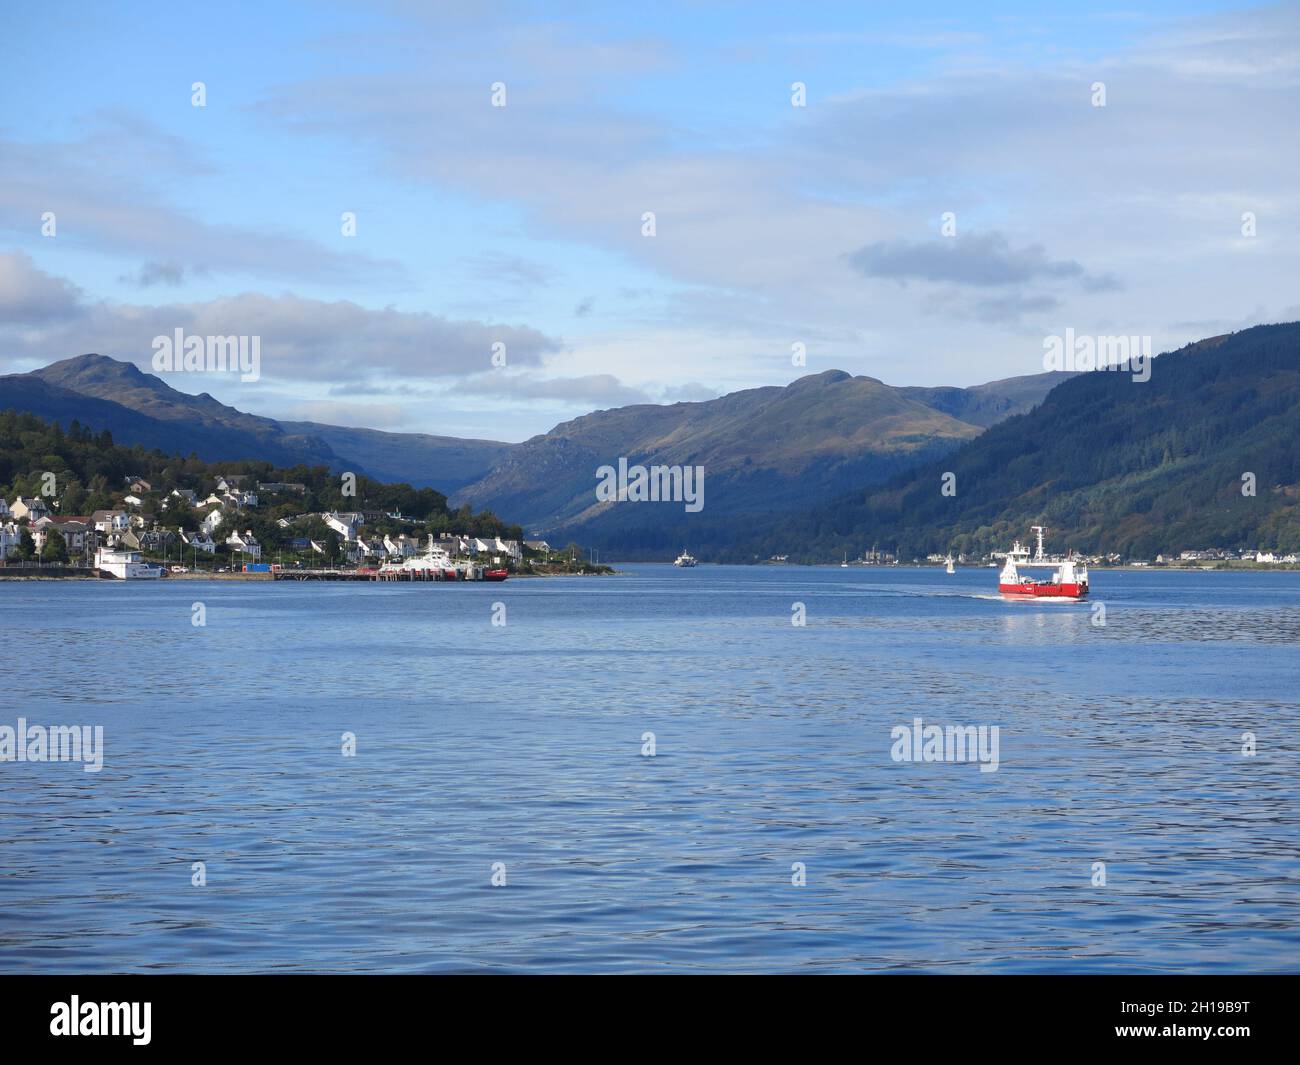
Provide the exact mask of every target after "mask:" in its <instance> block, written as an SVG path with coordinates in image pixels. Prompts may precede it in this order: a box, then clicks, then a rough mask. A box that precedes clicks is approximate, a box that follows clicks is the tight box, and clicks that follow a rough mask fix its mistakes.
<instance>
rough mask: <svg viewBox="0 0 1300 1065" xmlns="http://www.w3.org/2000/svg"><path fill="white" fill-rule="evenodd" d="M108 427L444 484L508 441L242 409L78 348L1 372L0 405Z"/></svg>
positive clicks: (482, 467) (480, 468) (487, 460)
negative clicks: (279, 417) (23, 369)
mask: <svg viewBox="0 0 1300 1065" xmlns="http://www.w3.org/2000/svg"><path fill="white" fill-rule="evenodd" d="M6 408H12V409H16V410H25V411H30V412H31V413H33V414H38V415H40V416H41V417H43V418H47V419H54V420H57V421H60V422H61V423H63V424H65V425H66V424H67V423H69V422H70V421H71V420H72V419H73V418H76V419H78V420H79V421H80V422H81V423H82V424H83V425H87V426H90V427H92V428H94V429H96V430H102V429H108V430H110V431H111V432H112V433H113V438H114V439H115V440H117V441H118V442H119V443H123V444H140V445H142V446H144V447H147V448H160V449H161V450H163V451H166V452H168V453H176V454H186V455H187V454H189V453H190V452H191V451H194V452H196V453H197V454H198V456H199V457H200V458H202V459H205V460H207V461H210V462H211V461H218V460H223V459H264V460H266V461H269V462H274V463H276V464H277V465H281V466H292V465H295V464H298V463H303V464H305V465H308V466H326V467H328V468H330V469H332V470H336V471H337V470H345V469H346V470H351V471H353V472H357V473H362V472H364V473H366V474H368V475H370V476H371V477H374V478H376V479H378V480H381V481H386V482H389V483H406V484H410V485H412V486H414V487H416V488H438V489H440V490H442V491H444V492H450V491H453V490H455V489H457V488H460V487H463V486H464V485H467V484H469V483H471V482H473V481H476V480H478V479H480V478H481V477H483V476H484V475H485V474H486V473H488V471H489V470H491V468H492V467H493V465H495V464H496V463H497V462H499V461H500V460H501V459H502V458H503V457H504V455H505V453H506V452H507V451H508V450H509V449H510V447H511V446H512V445H510V444H504V443H500V442H498V441H493V440H461V439H457V438H455V437H447V436H430V435H427V434H424V433H385V432H380V431H378V430H375V429H352V428H347V427H344V426H338V425H322V424H319V423H316V422H288V421H284V422H281V421H276V420H274V419H272V418H264V417H260V416H258V415H255V414H245V413H244V412H243V411H240V410H236V409H235V408H234V407H229V406H226V405H225V404H224V403H220V402H218V401H217V400H216V399H214V398H213V397H212V396H210V395H208V394H207V393H202V394H200V395H197V396H194V395H190V394H188V393H185V392H180V391H177V390H176V389H174V388H172V387H171V386H170V385H168V384H166V383H165V382H164V381H162V380H161V379H159V378H158V377H155V376H153V375H152V374H147V373H143V372H142V371H141V370H139V369H138V368H137V367H136V366H135V365H134V364H133V363H129V362H120V361H118V360H117V359H112V358H109V357H107V356H104V355H79V356H77V357H76V358H71V359H63V360H61V361H59V362H55V363H51V364H50V365H49V366H46V367H45V368H44V369H40V370H35V371H33V372H32V373H29V374H11V375H9V376H7V377H0V410H2V409H6Z"/></svg>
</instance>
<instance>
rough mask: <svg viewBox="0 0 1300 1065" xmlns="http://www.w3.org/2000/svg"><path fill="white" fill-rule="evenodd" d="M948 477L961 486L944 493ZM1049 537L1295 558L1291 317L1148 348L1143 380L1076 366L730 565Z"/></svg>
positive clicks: (1299, 383)
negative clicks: (1033, 402)
mask: <svg viewBox="0 0 1300 1065" xmlns="http://www.w3.org/2000/svg"><path fill="white" fill-rule="evenodd" d="M945 473H951V474H952V475H953V478H954V481H953V484H954V485H955V494H952V495H944V494H943V493H942V492H941V491H940V486H941V483H942V478H943V475H944V474H945ZM1030 525H1044V526H1046V527H1047V528H1048V529H1050V530H1051V531H1052V537H1051V538H1052V543H1053V546H1054V547H1055V548H1057V549H1065V548H1073V549H1076V550H1081V551H1086V552H1089V553H1103V552H1106V553H1108V552H1116V553H1119V554H1121V555H1123V556H1125V557H1136V558H1154V557H1155V556H1156V555H1157V554H1160V553H1172V552H1177V551H1181V550H1194V549H1201V548H1214V547H1221V548H1226V549H1237V550H1240V549H1262V550H1279V551H1283V552H1288V553H1289V552H1294V551H1300V323H1295V322H1292V323H1285V324H1279V325H1265V326H1256V327H1254V328H1251V329H1246V330H1243V331H1241V332H1239V333H1233V334H1230V335H1227V336H1219V337H1211V338H1208V339H1206V340H1201V341H1197V342H1196V343H1193V344H1189V345H1187V346H1186V347H1184V348H1181V349H1179V350H1178V351H1176V352H1172V353H1168V354H1163V355H1160V356H1159V357H1157V358H1156V359H1155V360H1154V362H1153V363H1152V365H1151V377H1150V380H1149V381H1146V382H1135V381H1134V380H1132V378H1131V376H1130V375H1129V374H1127V373H1118V372H1113V371H1106V372H1094V373H1085V374H1080V375H1078V376H1076V377H1074V378H1072V379H1070V380H1068V381H1065V382H1063V383H1062V384H1060V385H1058V386H1057V387H1056V388H1054V389H1053V390H1052V391H1051V392H1049V393H1048V395H1047V397H1046V398H1045V399H1044V400H1043V402H1042V404H1041V405H1039V406H1037V407H1035V408H1034V409H1033V410H1031V411H1029V412H1028V413H1025V414H1022V415H1018V416H1015V417H1012V418H1008V419H1006V420H1005V421H1002V422H1000V423H998V424H997V425H995V426H993V427H992V428H990V429H989V430H988V431H987V432H985V433H983V434H982V435H980V436H979V437H977V438H975V439H973V440H971V441H970V442H968V443H966V444H964V445H963V446H962V447H961V448H960V449H958V450H955V451H954V452H952V453H951V454H949V455H946V456H944V458H943V460H942V462H940V463H928V464H923V465H921V466H918V467H917V468H915V469H913V470H911V471H908V472H907V473H904V474H901V475H899V476H898V477H896V478H895V479H894V480H892V481H891V482H890V483H889V484H886V485H882V486H878V487H876V488H868V489H867V490H866V491H865V492H861V491H860V492H856V493H854V494H852V495H846V496H843V497H841V498H840V499H838V500H834V501H831V502H829V503H824V504H821V505H819V506H817V507H815V508H812V509H811V510H810V511H808V512H807V513H804V514H800V515H795V516H791V517H789V518H779V519H776V520H773V521H770V522H769V523H767V525H766V527H764V528H760V529H757V530H754V531H753V532H752V533H751V534H750V535H748V536H745V537H739V538H737V539H736V540H735V541H733V543H732V544H731V545H729V547H728V548H727V549H726V553H727V555H728V557H730V558H732V559H733V560H737V561H739V560H748V559H752V558H753V557H754V556H756V555H757V556H758V557H767V556H768V555H769V554H773V553H781V554H789V555H790V556H791V557H793V558H800V559H804V560H815V559H820V560H822V561H827V560H831V559H836V558H840V557H841V555H842V554H843V553H848V554H849V555H851V556H856V555H858V554H860V553H861V552H862V551H865V550H867V549H869V548H871V547H872V546H873V545H875V544H879V546H880V547H881V548H882V549H886V550H891V551H892V550H894V549H895V548H896V547H897V549H898V550H899V553H900V556H901V557H905V558H911V557H919V556H924V555H926V554H929V553H931V552H946V551H949V550H951V551H953V552H968V553H971V554H976V555H979V554H983V553H984V552H987V551H990V550H999V549H1005V548H1006V547H1007V546H1008V544H1009V543H1010V542H1011V540H1012V538H1015V537H1019V538H1021V539H1025V538H1026V536H1027V535H1028V529H1029V526H1030Z"/></svg>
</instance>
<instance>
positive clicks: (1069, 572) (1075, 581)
mask: <svg viewBox="0 0 1300 1065" xmlns="http://www.w3.org/2000/svg"><path fill="white" fill-rule="evenodd" d="M1031 531H1033V532H1034V533H1036V534H1037V535H1038V549H1037V550H1036V551H1035V552H1034V556H1033V558H1032V559H1031V558H1030V557H1029V549H1028V548H1026V547H1021V546H1020V541H1019V540H1017V541H1015V543H1013V544H1012V546H1011V550H1010V551H1008V552H1007V564H1006V565H1005V566H1003V567H1002V573H1001V575H1000V576H999V577H998V591H999V592H1001V593H1002V597H1003V598H1004V599H1036V600H1046V601H1048V602H1052V601H1056V602H1066V603H1077V602H1079V601H1080V600H1082V599H1084V598H1086V597H1087V595H1088V567H1087V566H1086V565H1084V564H1082V563H1078V562H1075V561H1074V559H1073V558H1071V557H1070V556H1069V555H1067V556H1066V557H1065V558H1063V559H1052V558H1049V557H1048V556H1047V555H1045V554H1043V527H1042V526H1041V525H1034V526H1032V527H1031ZM1022 567H1023V568H1031V567H1052V568H1054V569H1055V571H1056V572H1054V573H1053V574H1052V576H1051V578H1050V579H1049V580H1037V579H1035V578H1033V577H1024V576H1021V574H1020V570H1021V568H1022Z"/></svg>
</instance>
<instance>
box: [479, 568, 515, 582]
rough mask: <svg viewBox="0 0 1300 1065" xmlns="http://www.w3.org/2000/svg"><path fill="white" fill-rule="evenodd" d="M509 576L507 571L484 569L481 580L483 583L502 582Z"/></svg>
mask: <svg viewBox="0 0 1300 1065" xmlns="http://www.w3.org/2000/svg"><path fill="white" fill-rule="evenodd" d="M509 576H510V571H509V570H508V569H485V570H484V571H483V579H484V580H485V581H503V580H505V579H506V578H507V577H509Z"/></svg>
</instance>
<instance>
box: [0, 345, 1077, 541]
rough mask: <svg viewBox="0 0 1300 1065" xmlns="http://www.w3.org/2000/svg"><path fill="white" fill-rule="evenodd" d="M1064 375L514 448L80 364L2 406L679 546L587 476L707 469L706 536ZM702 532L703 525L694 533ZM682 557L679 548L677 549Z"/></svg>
mask: <svg viewBox="0 0 1300 1065" xmlns="http://www.w3.org/2000/svg"><path fill="white" fill-rule="evenodd" d="M1068 376H1069V375H1068V374H1036V375H1032V376H1030V377H1023V378H1011V379H1008V380H1006V381H1000V382H993V383H991V384H988V385H978V386H975V387H973V388H966V389H961V388H894V387H892V386H890V385H886V384H884V383H883V382H881V381H878V380H876V379H875V378H871V377H861V376H860V377H854V376H852V375H851V374H848V373H845V372H844V371H842V370H827V371H825V372H823V373H819V374H811V375H808V376H805V377H802V378H799V379H798V380H796V381H794V382H792V383H790V384H789V385H785V386H777V385H771V386H766V387H762V388H753V389H746V390H743V391H740V392H733V393H730V394H728V395H725V396H721V397H718V398H717V399H713V400H707V401H704V402H697V403H675V404H667V405H656V404H638V405H634V406H629V407H619V408H614V409H611V410H602V411H595V412H592V413H591V414H586V415H583V416H581V417H579V418H575V419H572V420H571V421H568V422H564V423H562V424H560V425H557V426H556V427H555V428H554V429H552V430H551V431H550V432H548V433H543V434H541V435H539V436H535V437H533V438H532V439H530V440H527V441H524V442H523V443H521V444H507V443H502V442H499V441H492V440H463V439H459V438H455V437H445V436H435V435H431V434H421V433H388V432H382V431H379V430H374V429H357V428H348V427H344V426H333V425H324V424H320V423H316V422H295V421H277V420H275V419H273V418H266V417H261V416H258V415H253V414H246V413H244V412H242V411H239V410H237V409H235V408H233V407H229V406H227V405H225V404H223V403H220V402H219V401H217V400H216V399H214V398H213V397H212V396H210V395H208V394H206V393H203V394H200V395H189V394H187V393H184V392H180V391H178V390H176V389H174V388H172V387H171V386H170V385H168V384H167V383H166V382H164V381H163V380H161V379H160V378H158V377H155V376H153V375H151V374H147V373H143V372H142V371H140V370H139V369H138V368H137V367H136V366H135V365H134V364H132V363H128V362H122V361H119V360H116V359H112V358H109V357H107V356H104V355H81V356H77V357H75V358H70V359H63V360H60V361H58V362H55V363H52V364H51V365H49V366H46V367H44V368H43V369H40V370H36V371H34V372H32V373H29V374H11V375H8V376H5V377H0V409H4V408H15V409H18V410H25V411H28V412H30V413H33V414H37V415H39V416H41V417H43V418H46V419H49V420H57V421H60V422H63V423H68V422H71V421H72V420H73V419H74V418H75V419H76V420H78V421H80V422H81V423H82V424H83V425H85V426H88V427H90V428H93V429H96V430H101V429H109V430H110V431H111V432H112V433H113V435H114V439H115V440H117V441H118V442H119V443H124V444H141V445H143V446H145V447H149V448H157V449H160V450H162V451H165V452H168V453H172V454H180V455H188V454H190V453H192V452H193V453H196V454H198V456H199V457H200V458H202V459H205V460H209V461H217V460H223V459H224V460H237V459H264V460H267V461H271V462H274V463H275V464H276V465H278V466H292V465H296V464H305V465H308V466H325V467H327V468H329V469H332V470H335V471H342V470H352V471H354V472H357V473H365V474H368V475H369V476H371V477H373V478H376V479H377V480H381V481H385V482H389V483H401V482H404V483H407V484H410V485H412V486H414V487H417V488H418V487H432V488H436V489H438V490H440V491H443V492H445V493H447V494H449V495H451V496H452V498H453V502H454V503H455V504H456V505H461V504H469V505H471V506H473V507H474V508H475V509H482V508H490V509H492V510H494V511H495V512H497V513H500V514H505V515H508V516H510V518H511V519H512V520H516V521H521V522H522V523H524V524H526V525H527V526H528V527H529V529H530V530H532V531H540V532H542V533H544V534H547V535H555V536H569V535H574V536H582V537H585V538H587V539H590V540H592V541H593V542H598V543H600V542H619V543H621V544H622V545H623V546H624V547H626V548H628V549H630V550H632V551H638V552H639V551H658V550H660V549H662V548H666V547H667V546H668V545H669V544H671V543H673V542H676V541H679V540H680V539H681V538H682V536H683V534H684V530H683V528H682V522H681V511H680V510H675V509H673V508H672V507H665V506H657V507H650V508H644V507H636V508H629V507H623V506H610V505H608V504H599V503H597V501H596V499H595V493H594V486H595V479H596V469H597V468H598V467H600V466H603V465H607V464H614V463H616V462H617V461H618V459H619V458H620V457H626V458H627V459H628V460H629V461H630V462H633V463H635V462H640V461H645V462H648V463H656V464H667V465H683V466H685V465H692V466H703V467H704V468H705V470H706V471H707V473H706V476H707V485H706V491H707V496H706V506H707V513H708V516H707V518H704V519H702V520H703V521H705V522H706V523H708V524H709V525H711V526H712V528H713V532H712V533H711V534H710V537H713V538H717V539H725V538H726V537H727V536H729V535H734V534H735V533H736V531H737V528H738V527H740V526H742V525H743V524H744V523H745V521H746V520H747V519H748V518H750V517H759V516H762V517H765V516H769V515H773V514H778V513H782V512H786V511H790V510H792V509H797V508H800V507H807V506H809V505H812V504H814V503H819V502H822V501H825V500H827V499H831V498H834V497H835V496H837V495H840V494H842V493H844V492H847V491H849V490H851V489H855V488H859V487H861V486H864V485H869V484H877V483H881V482H883V481H884V480H886V479H888V478H889V477H890V476H893V475H895V474H897V473H899V472H900V471H903V470H906V469H908V468H910V467H912V466H915V465H916V464H918V463H922V462H925V461H926V460H928V459H930V458H932V457H935V456H938V455H942V454H945V453H947V452H948V451H951V450H952V449H954V448H956V447H958V446H960V445H961V444H962V443H964V442H966V441H968V440H971V439H973V438H974V437H976V436H978V435H979V434H980V433H981V432H982V431H983V430H984V428H985V426H986V425H988V424H992V423H994V422H996V421H997V420H998V419H1000V418H1003V417H1007V416H1009V415H1011V414H1015V413H1017V412H1020V411H1023V410H1027V409H1030V408H1031V407H1032V406H1033V405H1034V404H1035V403H1037V402H1038V401H1040V400H1041V399H1042V397H1043V396H1044V395H1045V394H1046V393H1047V391H1048V390H1049V389H1050V388H1051V387H1052V385H1053V384H1055V383H1056V382H1057V381H1058V380H1060V379H1063V378H1065V377H1068ZM698 530H699V526H698V525H697V527H696V531H697V532H698ZM678 547H679V548H680V543H679V544H678Z"/></svg>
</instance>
